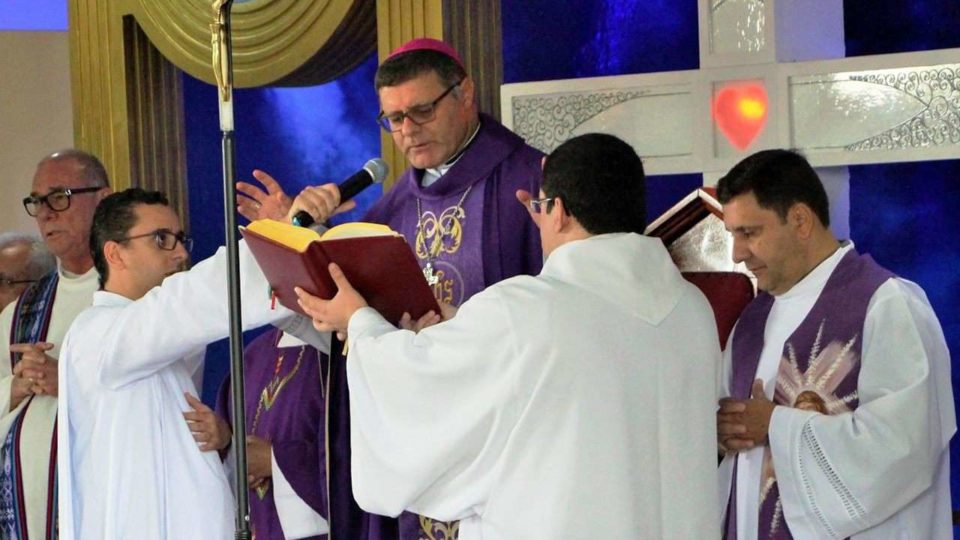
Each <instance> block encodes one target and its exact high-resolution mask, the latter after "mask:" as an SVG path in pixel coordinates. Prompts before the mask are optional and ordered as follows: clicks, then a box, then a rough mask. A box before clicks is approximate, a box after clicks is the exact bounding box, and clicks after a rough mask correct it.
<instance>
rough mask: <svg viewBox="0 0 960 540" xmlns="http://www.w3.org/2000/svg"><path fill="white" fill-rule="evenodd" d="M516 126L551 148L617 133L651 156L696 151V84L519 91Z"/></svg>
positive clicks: (511, 104)
mask: <svg viewBox="0 0 960 540" xmlns="http://www.w3.org/2000/svg"><path fill="white" fill-rule="evenodd" d="M507 105H508V106H509V107H510V108H511V112H512V115H511V116H512V119H513V126H512V129H513V131H514V132H516V133H517V134H518V135H520V136H521V137H523V138H524V139H526V141H527V143H528V144H530V145H531V146H534V147H536V148H539V149H540V150H543V151H544V152H550V151H551V150H553V149H554V148H556V147H557V146H559V145H560V143H562V142H563V141H565V140H567V139H569V138H570V137H574V136H576V135H580V134H583V133H590V132H603V133H610V134H613V135H616V136H618V137H620V138H622V139H624V140H626V141H627V142H629V143H630V144H631V145H633V147H634V148H635V149H636V150H637V152H638V153H639V154H640V155H641V156H643V157H644V158H645V159H651V158H663V157H679V156H690V155H691V154H692V153H693V146H694V141H693V133H694V126H693V118H692V115H693V110H694V108H695V107H694V104H693V103H692V93H691V85H690V84H665V85H654V86H636V87H626V88H597V89H595V90H583V91H577V92H558V93H538V94H534V95H527V96H514V97H512V99H511V100H510V101H509V102H508V104H507Z"/></svg>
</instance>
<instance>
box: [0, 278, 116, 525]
mask: <svg viewBox="0 0 960 540" xmlns="http://www.w3.org/2000/svg"><path fill="white" fill-rule="evenodd" d="M57 272H59V274H60V275H59V279H58V281H57V291H56V296H55V297H54V303H53V309H52V311H51V314H50V324H49V326H48V327H47V336H46V338H45V339H46V341H47V342H49V343H52V344H53V349H51V350H49V351H47V354H48V355H50V356H51V357H53V358H58V357H59V356H60V346H61V345H62V344H63V337H64V335H66V333H67V329H68V328H70V324H71V323H72V322H73V319H74V318H75V317H76V316H77V314H78V313H80V312H81V311H83V310H84V309H86V308H88V307H90V304H91V302H92V301H93V293H94V291H96V290H97V277H98V276H97V271H96V270H95V269H93V268H91V269H90V270H89V271H87V272H86V273H84V274H80V275H76V274H71V273H70V272H67V271H66V270H63V269H62V268H58V269H57ZM15 308H16V302H13V303H11V304H10V305H8V306H7V307H6V308H4V310H3V313H2V314H0V344H2V350H3V355H0V411H2V415H0V444H2V442H3V440H4V439H6V437H7V432H8V431H9V429H10V426H11V425H12V424H13V422H14V420H16V418H17V415H19V414H20V413H21V412H22V411H23V410H24V408H26V412H25V413H24V419H23V424H22V428H21V430H20V445H19V446H20V447H19V448H18V449H17V453H18V455H19V458H20V470H21V472H22V474H23V477H22V480H23V482H22V484H23V486H22V487H23V497H24V502H25V506H26V513H27V524H26V525H27V534H28V535H29V536H30V538H43V537H44V535H45V534H46V528H47V502H48V499H49V497H50V495H49V489H48V487H49V480H50V445H51V442H52V441H53V426H54V424H55V423H56V419H57V398H56V397H52V396H34V397H33V398H31V399H23V400H22V401H21V402H20V403H19V404H18V405H17V407H15V408H14V409H13V410H10V389H11V385H12V384H13V371H12V369H11V365H10V356H9V352H10V351H9V348H8V344H9V343H10V331H11V329H12V328H11V325H12V322H13V313H14V310H15ZM28 405H29V406H28ZM0 466H2V464H0Z"/></svg>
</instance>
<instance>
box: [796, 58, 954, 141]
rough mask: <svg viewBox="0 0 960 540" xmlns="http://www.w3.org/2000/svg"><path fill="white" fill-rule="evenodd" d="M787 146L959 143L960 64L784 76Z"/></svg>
mask: <svg viewBox="0 0 960 540" xmlns="http://www.w3.org/2000/svg"><path fill="white" fill-rule="evenodd" d="M789 87H790V115H791V122H792V126H793V127H792V134H791V138H792V143H793V146H795V147H798V148H804V149H816V150H821V149H836V150H843V151H848V152H863V151H875V150H906V149H918V148H930V147H940V146H951V145H954V146H958V147H960V64H939V65H932V66H916V67H904V68H895V69H879V70H868V71H849V72H840V73H830V74H824V75H807V76H794V77H790V78H789Z"/></svg>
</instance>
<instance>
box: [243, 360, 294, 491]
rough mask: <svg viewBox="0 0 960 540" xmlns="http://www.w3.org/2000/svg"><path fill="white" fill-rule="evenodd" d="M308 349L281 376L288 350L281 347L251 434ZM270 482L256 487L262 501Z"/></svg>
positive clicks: (258, 406) (263, 392) (261, 396)
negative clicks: (288, 371) (291, 367)
mask: <svg viewBox="0 0 960 540" xmlns="http://www.w3.org/2000/svg"><path fill="white" fill-rule="evenodd" d="M306 350H307V347H306V346H301V347H300V351H299V354H298V355H297V362H296V363H295V364H294V366H293V369H291V370H290V373H287V374H286V375H284V376H282V377H281V376H280V369H281V368H282V367H283V360H284V355H285V353H286V351H285V350H284V349H280V355H279V356H277V363H276V365H275V366H274V369H273V378H272V379H270V381H269V382H268V383H267V384H266V386H264V387H263V390H262V391H261V392H260V401H259V402H258V403H257V412H256V414H254V417H253V425H251V426H250V434H251V435H257V427H259V425H260V417H261V415H262V414H263V413H264V412H268V411H270V409H271V407H273V405H274V403H276V402H277V399H278V398H279V397H280V394H281V393H282V392H283V389H284V388H285V387H286V386H287V383H288V382H290V379H292V378H293V377H294V375H296V374H297V371H299V370H300V363H301V362H302V361H303V353H304V352H306ZM270 484H271V482H270V480H269V479H266V480H264V481H263V482H261V483H260V484H259V485H258V486H257V487H255V488H254V492H255V493H256V494H257V497H258V498H259V499H260V500H261V501H262V500H263V498H264V497H266V496H267V493H268V492H269V491H270Z"/></svg>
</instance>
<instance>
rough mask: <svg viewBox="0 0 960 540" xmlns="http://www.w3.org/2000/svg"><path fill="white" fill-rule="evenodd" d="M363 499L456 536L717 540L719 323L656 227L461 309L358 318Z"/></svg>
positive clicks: (356, 421) (560, 252)
mask: <svg viewBox="0 0 960 540" xmlns="http://www.w3.org/2000/svg"><path fill="white" fill-rule="evenodd" d="M348 330H349V331H348V335H349V351H350V353H349V357H348V360H347V376H348V384H349V388H350V417H351V446H352V452H353V492H354V497H355V498H356V500H357V502H358V503H359V504H360V506H361V507H362V508H364V509H365V510H368V511H371V512H375V513H379V514H386V515H391V516H393V515H397V514H399V513H400V512H401V511H402V510H405V509H407V510H410V511H413V512H416V513H419V514H422V515H426V516H430V517H432V518H435V519H440V520H443V521H449V520H455V519H460V520H463V521H461V529H460V538H461V540H477V539H483V540H516V539H520V538H522V539H527V540H529V539H549V540H562V539H599V538H603V539H605V540H616V539H623V540H628V539H629V540H638V539H657V540H661V539H683V540H688V539H691V538H696V539H710V538H717V537H718V536H719V526H718V523H719V512H718V507H717V501H716V498H715V497H714V495H713V494H714V490H715V487H716V481H717V476H716V454H715V451H714V446H715V441H716V426H715V420H714V410H715V403H716V402H715V398H716V387H715V384H716V378H715V377H716V376H717V375H716V373H717V366H718V365H719V361H720V351H719V346H718V339H717V331H716V323H715V322H714V318H713V314H712V312H711V310H710V307H709V305H708V304H707V301H706V300H705V299H704V297H703V296H702V295H701V293H700V292H699V290H697V289H696V288H695V287H694V286H693V285H690V284H689V283H687V282H686V281H685V280H683V278H682V277H681V276H680V273H679V272H678V271H677V269H676V267H675V266H674V264H673V263H672V262H671V260H670V257H669V255H668V254H667V252H666V250H665V249H664V247H663V244H662V243H661V241H660V240H659V239H654V238H647V237H642V236H639V235H635V234H609V235H602V236H596V237H592V238H589V239H586V240H581V241H576V242H571V243H568V244H565V245H562V246H560V247H559V248H557V249H556V250H555V251H554V252H553V253H552V254H551V255H550V257H549V258H548V259H547V261H546V263H545V265H544V267H543V271H542V272H541V274H540V275H539V276H536V277H534V276H519V277H514V278H511V279H508V280H505V281H503V282H500V283H498V284H496V285H492V286H490V287H488V288H487V289H486V290H484V291H482V292H480V293H478V294H476V295H475V296H474V297H472V298H471V299H470V300H469V301H467V302H466V303H464V304H463V305H462V306H461V307H460V310H459V312H458V313H457V315H456V317H455V318H453V319H452V320H451V321H448V322H444V323H441V324H438V325H436V326H434V327H431V328H428V329H426V330H423V331H422V332H420V333H419V334H414V333H413V332H409V331H398V330H397V329H396V328H394V327H393V326H392V325H390V324H389V323H387V322H386V321H385V320H384V319H383V318H382V317H380V316H379V314H377V313H376V312H375V311H374V310H373V309H371V308H364V309H362V310H360V311H358V312H357V313H356V314H355V315H354V316H353V317H352V318H351V320H350V325H349V329H348Z"/></svg>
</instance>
